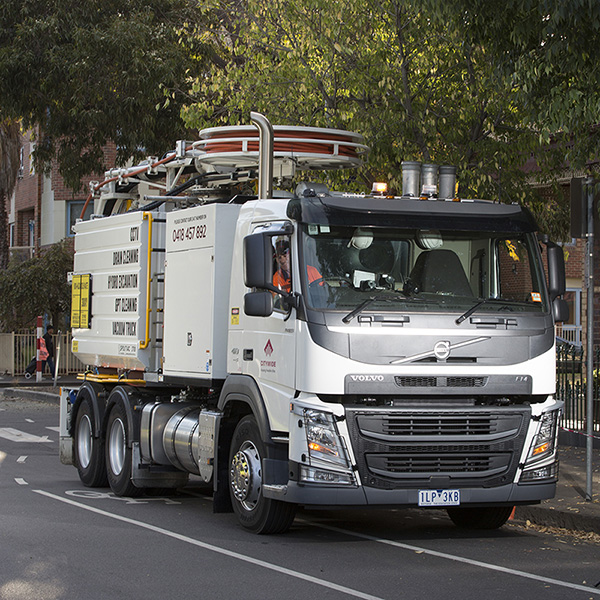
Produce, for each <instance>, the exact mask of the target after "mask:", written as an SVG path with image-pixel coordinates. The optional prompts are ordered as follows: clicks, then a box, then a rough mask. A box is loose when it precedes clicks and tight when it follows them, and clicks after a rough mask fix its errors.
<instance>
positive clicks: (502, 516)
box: [446, 506, 514, 529]
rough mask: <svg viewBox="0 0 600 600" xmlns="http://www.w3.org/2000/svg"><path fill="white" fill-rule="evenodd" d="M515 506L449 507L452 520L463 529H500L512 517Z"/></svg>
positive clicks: (448, 510)
mask: <svg viewBox="0 0 600 600" xmlns="http://www.w3.org/2000/svg"><path fill="white" fill-rule="evenodd" d="M513 508H514V507H513V506H482V507H473V508H468V507H460V508H459V507H454V508H447V509H446V510H447V512H448V516H449V517H450V518H451V519H452V522H453V523H454V524H455V525H456V526H457V527H461V528H463V529H498V528H499V527H502V525H504V523H506V521H508V518H509V517H510V515H511V513H512V511H513Z"/></svg>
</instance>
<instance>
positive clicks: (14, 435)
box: [0, 427, 52, 443]
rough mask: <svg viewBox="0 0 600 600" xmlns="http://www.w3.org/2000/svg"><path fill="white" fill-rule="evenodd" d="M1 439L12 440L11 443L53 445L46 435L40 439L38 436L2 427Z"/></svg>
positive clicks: (0, 431) (0, 428) (0, 430)
mask: <svg viewBox="0 0 600 600" xmlns="http://www.w3.org/2000/svg"><path fill="white" fill-rule="evenodd" d="M0 437H2V438H5V439H7V440H10V441H11V442H29V443H32V442H35V443H39V442H41V443H51V442H52V440H49V439H48V436H47V435H45V436H43V437H40V436H38V435H32V434H31V433H25V432H24V431H20V430H18V429H13V428H12V427H0Z"/></svg>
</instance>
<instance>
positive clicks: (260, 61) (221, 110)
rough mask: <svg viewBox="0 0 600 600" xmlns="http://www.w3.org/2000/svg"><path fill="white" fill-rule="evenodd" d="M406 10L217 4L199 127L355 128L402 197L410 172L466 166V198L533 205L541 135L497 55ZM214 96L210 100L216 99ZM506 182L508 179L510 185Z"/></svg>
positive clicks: (298, 1) (393, 6) (343, 3)
mask: <svg viewBox="0 0 600 600" xmlns="http://www.w3.org/2000/svg"><path fill="white" fill-rule="evenodd" d="M415 6H416V3H407V2H402V1H399V0H383V1H382V2H379V1H375V0H340V1H339V2H335V3H331V2H326V1H325V0H273V1H272V2H270V3H269V4H268V5H265V4H264V3H262V2H259V1H257V0H248V1H247V2H244V3H242V2H223V1H217V0H215V2H213V5H212V8H211V10H213V11H214V12H216V11H217V8H219V9H220V13H219V14H220V15H221V18H220V20H219V22H218V24H217V26H215V27H214V28H213V30H212V42H213V44H215V45H217V46H219V47H220V52H219V56H220V57H221V58H222V59H225V60H221V61H219V62H214V63H213V65H212V68H211V71H210V72H209V73H208V74H205V75H203V77H201V78H198V79H197V80H196V82H195V85H194V87H193V90H192V92H193V93H198V99H197V101H196V102H195V103H192V104H190V105H189V106H187V107H185V108H184V111H183V116H184V119H185V121H186V123H187V125H188V126H199V127H202V126H206V125H209V124H211V125H214V124H215V121H219V122H221V123H224V124H225V123H227V124H234V123H238V122H244V123H247V121H248V113H249V111H250V110H251V109H258V110H261V111H264V112H265V113H266V114H267V115H268V116H269V117H270V118H271V120H272V121H273V122H287V123H290V124H304V125H317V126H333V127H341V128H348V129H353V130H355V131H358V132H360V133H362V134H364V135H365V137H366V139H367V143H368V144H369V146H370V147H371V148H372V152H371V155H370V161H369V165H368V168H367V169H366V170H365V171H364V172H363V177H364V178H365V179H367V180H372V179H373V178H375V177H384V178H385V179H386V180H388V181H389V182H390V183H391V184H392V186H393V187H395V189H396V190H399V189H400V163H401V162H402V161H403V160H420V161H423V162H437V163H442V164H444V163H446V164H455V165H457V166H458V167H459V173H460V182H461V186H462V191H461V193H462V194H464V195H475V196H487V197H490V196H491V197H495V198H497V197H499V196H500V197H501V198H503V199H511V200H515V199H521V200H523V199H525V197H526V195H527V193H528V190H527V186H526V185H525V174H524V173H523V172H522V171H521V170H520V169H519V167H520V165H521V164H522V163H523V162H524V159H523V157H524V156H525V157H527V156H528V155H529V152H531V150H532V148H534V147H535V146H536V144H537V134H535V133H534V132H532V131H531V129H530V128H528V127H523V126H522V124H521V121H522V111H521V109H520V107H519V106H518V105H517V103H516V96H515V90H514V88H513V86H512V85H511V84H510V82H508V81H507V80H506V79H504V78H502V77H501V76H500V74H499V73H498V71H497V69H495V67H494V65H493V63H492V61H490V58H489V56H488V54H487V51H486V49H485V48H484V47H483V46H481V45H476V44H472V43H468V42H466V41H465V39H464V36H463V35H462V31H461V29H460V28H458V27H454V28H452V27H447V26H446V25H443V24H441V23H434V22H432V20H431V19H430V18H429V17H428V15H426V14H425V13H424V12H420V11H419V10H418V9H417V8H416V7H415ZM207 86H208V91H207ZM498 174H501V175H500V176H499V175H498Z"/></svg>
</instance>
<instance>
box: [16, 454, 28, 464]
mask: <svg viewBox="0 0 600 600" xmlns="http://www.w3.org/2000/svg"><path fill="white" fill-rule="evenodd" d="M26 460H27V455H24V456H19V458H17V462H18V463H24V462H25V461H26Z"/></svg>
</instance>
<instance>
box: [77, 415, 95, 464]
mask: <svg viewBox="0 0 600 600" xmlns="http://www.w3.org/2000/svg"><path fill="white" fill-rule="evenodd" d="M92 443H93V440H92V423H91V421H90V418H89V417H88V416H87V415H84V416H83V417H82V418H81V420H80V421H79V427H78V429H77V458H78V460H79V466H80V467H82V468H83V469H87V468H88V466H89V464H90V461H91V460H92Z"/></svg>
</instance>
